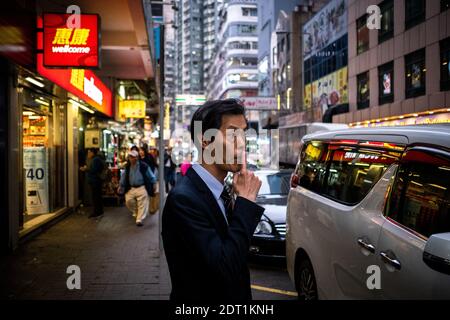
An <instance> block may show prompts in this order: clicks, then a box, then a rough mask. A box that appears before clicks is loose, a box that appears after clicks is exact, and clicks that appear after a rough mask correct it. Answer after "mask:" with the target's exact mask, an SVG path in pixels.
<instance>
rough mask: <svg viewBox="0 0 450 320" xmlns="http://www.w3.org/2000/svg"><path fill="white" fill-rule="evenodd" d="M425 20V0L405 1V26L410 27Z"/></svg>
mask: <svg viewBox="0 0 450 320" xmlns="http://www.w3.org/2000/svg"><path fill="white" fill-rule="evenodd" d="M424 21H425V0H406V1H405V28H406V29H410V28H412V27H414V26H416V25H418V24H419V23H422V22H424Z"/></svg>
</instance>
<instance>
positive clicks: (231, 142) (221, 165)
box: [162, 99, 264, 303]
mask: <svg viewBox="0 0 450 320" xmlns="http://www.w3.org/2000/svg"><path fill="white" fill-rule="evenodd" d="M244 114H245V111H244V107H243V106H242V105H240V104H239V103H238V102H237V101H236V100H233V99H229V100H223V101H211V102H207V103H206V104H205V105H203V106H202V107H200V108H199V109H198V110H197V111H196V112H195V113H194V115H193V118H192V121H191V138H192V140H193V141H194V142H195V143H196V146H197V148H201V149H202V151H203V152H200V150H199V154H200V156H199V161H200V162H201V164H199V163H194V164H193V165H192V166H191V167H190V168H189V169H188V170H187V173H186V176H185V177H183V179H180V181H179V182H178V183H177V184H176V185H175V187H174V188H173V189H172V190H171V191H170V193H169V195H168V197H167V200H166V204H165V206H164V211H163V216H162V239H163V245H164V251H165V254H166V258H167V263H168V266H169V272H170V277H171V282H172V292H171V294H170V299H171V300H172V301H176V302H180V301H183V302H184V301H189V302H196V303H197V302H246V301H249V300H251V298H252V296H251V288H250V272H249V269H248V265H247V258H248V252H249V247H250V238H251V236H252V235H253V233H254V231H255V229H256V226H257V224H258V223H259V221H260V218H261V216H262V214H263V212H264V208H263V207H261V206H259V205H257V204H256V203H255V201H256V196H257V194H258V191H259V189H260V187H261V181H260V180H259V179H258V178H257V177H256V176H255V175H254V174H253V173H252V172H250V171H248V170H247V168H246V162H245V156H243V155H245V149H243V148H238V147H237V146H238V145H239V143H237V139H239V136H235V135H231V136H228V135H226V138H224V137H225V130H226V129H242V130H244V129H246V128H247V121H246V118H245V116H244ZM196 121H199V122H201V124H202V130H201V132H200V133H199V134H198V136H195V132H196V131H195V129H194V123H195V122H196ZM208 129H217V130H218V131H220V133H221V134H222V135H217V136H216V137H215V139H214V143H212V142H213V141H212V140H207V139H206V138H205V137H204V135H203V134H204V133H205V131H206V130H208ZM242 140H244V139H243V138H242ZM242 144H244V145H245V143H241V146H242ZM221 147H222V148H224V150H225V149H226V148H229V147H231V148H233V150H234V152H235V153H234V154H235V155H237V154H238V152H240V153H241V161H239V159H238V157H239V156H238V157H236V156H235V158H233V159H230V160H229V159H225V154H226V153H225V152H223V154H222V157H223V159H214V161H213V162H212V164H207V163H211V162H210V161H204V160H203V159H202V157H203V158H204V156H203V155H204V154H211V152H210V151H211V148H212V149H213V150H217V148H221ZM225 160H226V161H225ZM229 172H232V173H233V191H232V193H230V190H229V188H228V187H227V186H226V185H225V184H224V179H225V177H226V176H227V174H228V173H229Z"/></svg>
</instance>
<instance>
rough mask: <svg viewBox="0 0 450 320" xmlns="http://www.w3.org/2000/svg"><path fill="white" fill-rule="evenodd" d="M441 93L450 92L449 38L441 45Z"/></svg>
mask: <svg viewBox="0 0 450 320" xmlns="http://www.w3.org/2000/svg"><path fill="white" fill-rule="evenodd" d="M440 45H441V91H446V90H450V38H447V39H445V40H442V41H441V43H440Z"/></svg>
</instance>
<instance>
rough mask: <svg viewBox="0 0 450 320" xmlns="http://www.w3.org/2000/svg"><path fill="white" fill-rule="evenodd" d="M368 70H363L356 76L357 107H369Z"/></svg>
mask: <svg viewBox="0 0 450 320" xmlns="http://www.w3.org/2000/svg"><path fill="white" fill-rule="evenodd" d="M369 86H370V83H369V72H364V73H361V74H359V75H358V77H357V88H358V109H364V108H368V107H369V102H370V89H369Z"/></svg>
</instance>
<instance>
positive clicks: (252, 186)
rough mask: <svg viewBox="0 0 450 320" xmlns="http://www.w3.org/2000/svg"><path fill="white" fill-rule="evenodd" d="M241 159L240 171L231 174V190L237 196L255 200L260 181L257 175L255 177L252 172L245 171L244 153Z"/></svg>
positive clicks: (245, 160)
mask: <svg viewBox="0 0 450 320" xmlns="http://www.w3.org/2000/svg"><path fill="white" fill-rule="evenodd" d="M243 161H244V163H243V164H242V168H241V171H240V172H239V173H235V174H234V175H233V190H234V193H236V195H237V196H239V197H243V198H245V199H247V200H250V201H253V202H255V201H256V197H257V195H258V192H259V189H260V188H261V184H262V182H261V180H259V178H258V177H255V175H254V174H253V172H251V171H247V159H246V156H245V154H244V157H243Z"/></svg>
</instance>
